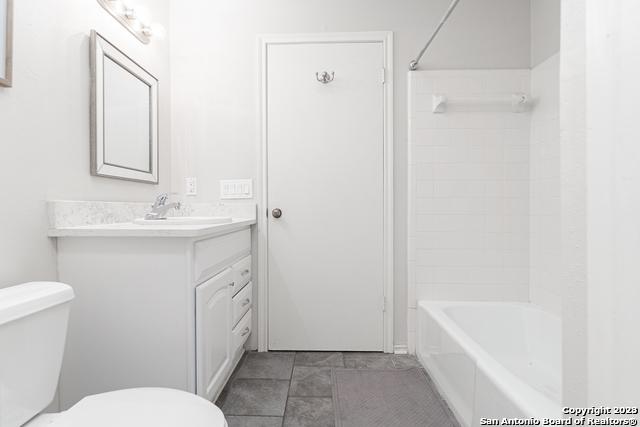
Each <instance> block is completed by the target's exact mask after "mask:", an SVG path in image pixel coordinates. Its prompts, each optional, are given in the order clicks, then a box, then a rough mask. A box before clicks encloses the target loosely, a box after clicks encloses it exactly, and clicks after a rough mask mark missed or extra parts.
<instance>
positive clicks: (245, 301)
mask: <svg viewBox="0 0 640 427" xmlns="http://www.w3.org/2000/svg"><path fill="white" fill-rule="evenodd" d="M252 303H253V286H252V285H251V282H249V284H248V285H247V286H245V287H244V288H243V289H242V290H241V291H240V292H238V293H237V294H236V296H235V297H233V324H234V325H235V324H236V323H238V321H239V320H240V319H242V316H244V314H245V313H246V312H247V311H249V309H250V308H251V304H252Z"/></svg>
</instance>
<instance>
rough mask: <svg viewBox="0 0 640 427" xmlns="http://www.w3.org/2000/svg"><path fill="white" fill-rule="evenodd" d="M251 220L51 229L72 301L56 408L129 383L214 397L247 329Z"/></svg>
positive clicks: (240, 351)
mask: <svg viewBox="0 0 640 427" xmlns="http://www.w3.org/2000/svg"><path fill="white" fill-rule="evenodd" d="M254 223H255V219H236V218H234V219H233V220H232V221H231V222H230V223H226V224H217V225H177V226H176V225H161V226H155V225H138V224H133V223H128V224H104V225H96V226H91V225H89V226H81V227H63V228H53V229H51V230H50V233H49V235H50V236H52V237H56V238H57V247H58V271H59V280H60V281H61V282H64V283H67V284H69V285H71V287H72V288H73V290H74V292H75V295H76V298H75V300H74V302H73V305H72V307H71V316H70V320H69V335H68V339H67V347H66V352H65V358H64V365H63V369H62V374H61V379H60V400H61V406H62V409H66V408H68V407H70V406H71V405H73V404H75V403H76V402H77V401H78V400H79V399H81V398H82V397H84V396H86V395H89V394H95V393H101V392H105V391H111V390H116V389H122V388H129V387H170V388H176V389H180V390H186V391H189V392H193V393H197V394H198V395H200V396H202V397H205V398H207V399H209V400H214V399H216V398H217V396H218V394H219V393H220V391H221V389H222V387H223V386H224V384H225V382H226V381H227V379H228V377H229V376H230V374H231V372H232V371H233V369H234V367H235V366H236V364H237V362H238V361H239V360H240V358H241V356H242V354H243V351H244V349H243V346H244V343H245V342H246V340H247V338H248V337H249V335H250V334H251V330H252V315H253V314H252V299H253V298H252V294H253V290H252V283H251V276H252V267H251V230H250V227H251V225H252V224H254Z"/></svg>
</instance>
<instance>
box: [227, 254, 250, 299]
mask: <svg viewBox="0 0 640 427" xmlns="http://www.w3.org/2000/svg"><path fill="white" fill-rule="evenodd" d="M231 270H233V291H232V292H233V293H234V294H235V293H237V292H238V291H239V290H240V289H242V288H243V287H244V285H246V284H247V283H249V280H251V255H248V256H246V257H244V258H242V259H241V260H240V261H238V262H236V263H235V264H233V265H232V266H231Z"/></svg>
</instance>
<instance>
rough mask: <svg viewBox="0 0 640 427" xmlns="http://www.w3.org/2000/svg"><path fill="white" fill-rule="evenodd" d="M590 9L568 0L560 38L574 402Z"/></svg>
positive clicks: (583, 345) (582, 328) (568, 361)
mask: <svg viewBox="0 0 640 427" xmlns="http://www.w3.org/2000/svg"><path fill="white" fill-rule="evenodd" d="M585 11H586V8H585V1H584V0H563V1H562V13H561V38H560V39H561V47H560V180H561V183H562V185H561V193H560V198H561V215H560V217H561V227H562V228H561V230H562V231H561V234H560V238H561V242H562V281H563V288H562V291H563V292H562V336H563V339H562V345H563V347H562V362H563V367H562V375H563V377H562V388H563V400H564V402H563V403H564V404H565V405H568V406H583V405H586V404H587V397H586V396H587V357H586V353H587V328H586V325H587V307H586V305H587V292H586V215H587V212H586V207H585V203H586V186H585V176H586V171H585V161H586V151H585V145H586V138H585V135H586V117H585V110H586V107H585V106H586V82H585V81H586V76H585V74H586V70H585V57H586V25H585V24H586V22H585ZM602 403H603V404H604V402H602Z"/></svg>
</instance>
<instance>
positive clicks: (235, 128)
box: [171, 0, 530, 344]
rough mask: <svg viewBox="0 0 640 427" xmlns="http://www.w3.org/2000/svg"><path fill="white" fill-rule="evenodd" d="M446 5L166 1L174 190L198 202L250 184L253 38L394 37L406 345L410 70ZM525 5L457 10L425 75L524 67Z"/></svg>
mask: <svg viewBox="0 0 640 427" xmlns="http://www.w3.org/2000/svg"><path fill="white" fill-rule="evenodd" d="M449 3H450V2H449V0H428V1H424V0H399V1H388V0H373V1H372V0H351V1H348V2H345V1H341V0H327V1H322V2H301V1H295V0H272V1H269V2H265V1H261V0H248V1H244V2H235V1H225V2H217V1H216V2H213V1H208V0H192V1H190V2H189V3H188V6H185V3H184V2H178V1H174V2H172V12H171V18H172V21H171V29H172V37H171V59H172V82H173V85H172V86H173V90H172V106H173V108H172V119H173V121H172V126H173V131H172V135H173V141H174V143H175V144H176V145H175V154H176V156H175V163H174V166H175V171H176V173H175V174H174V177H175V179H174V185H175V188H176V189H180V190H181V189H182V188H183V184H182V183H183V177H184V176H197V177H198V184H199V196H198V198H199V199H201V200H217V199H218V196H219V194H218V181H219V180H220V179H225V178H244V177H247V178H255V177H256V170H257V168H256V165H257V162H258V153H257V146H258V144H257V140H258V129H257V117H258V84H257V76H258V69H257V64H258V55H257V52H258V49H257V35H258V34H263V33H300V32H302V33H304V32H307V33H308V32H325V31H328V32H344V31H372V30H392V31H394V33H395V46H394V48H395V54H396V57H395V61H394V63H395V67H396V72H395V82H394V84H395V94H396V98H395V100H394V108H395V123H396V127H395V168H396V172H395V196H396V207H395V214H396V223H395V235H396V236H397V237H396V241H395V245H394V246H395V253H396V259H395V265H396V267H395V279H396V284H397V289H396V293H395V310H396V312H395V317H396V318H395V331H396V343H397V344H406V329H407V328H406V301H407V295H406V282H407V276H406V262H407V259H406V247H407V246H406V238H405V236H406V230H407V226H406V216H407V215H406V204H407V189H406V175H407V169H406V168H407V166H406V165H407V126H406V123H407V73H406V70H407V66H408V63H409V61H410V60H411V59H413V57H414V56H415V55H416V54H417V53H418V51H419V50H420V48H421V47H422V46H423V45H424V43H425V42H426V39H427V38H428V36H429V35H430V34H431V32H432V31H433V29H434V27H435V25H436V24H437V22H438V21H439V20H440V18H441V17H442V14H443V13H444V11H445V10H446V8H447V6H448V5H449ZM529 26H530V4H529V0H483V1H466V2H461V3H460V6H459V7H458V9H456V11H455V13H454V15H453V16H452V17H451V20H450V21H449V22H448V23H447V25H446V27H445V28H444V29H443V30H442V32H441V33H440V35H439V37H438V39H437V40H436V41H435V43H434V44H433V45H432V47H431V49H430V51H429V53H428V54H427V55H426V57H425V58H424V60H423V63H422V66H423V68H428V69H434V68H444V69H450V68H528V67H529V63H530V47H529V45H530V43H529V33H530V29H529Z"/></svg>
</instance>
